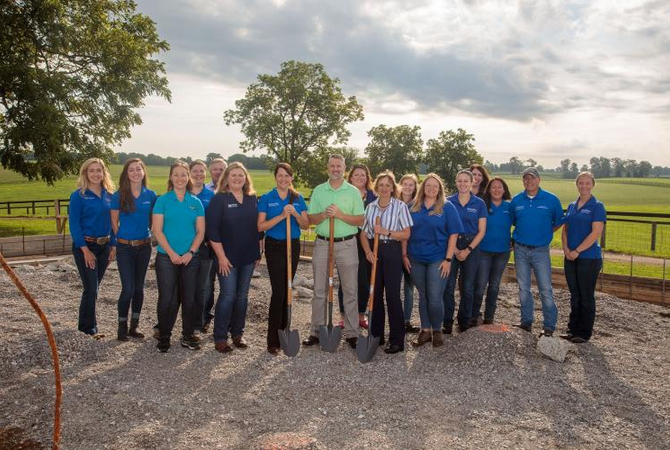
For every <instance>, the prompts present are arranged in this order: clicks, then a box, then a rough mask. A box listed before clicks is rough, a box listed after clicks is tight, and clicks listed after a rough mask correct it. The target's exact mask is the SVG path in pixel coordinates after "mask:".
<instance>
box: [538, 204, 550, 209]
mask: <svg viewBox="0 0 670 450" xmlns="http://www.w3.org/2000/svg"><path fill="white" fill-rule="evenodd" d="M537 209H549V208H547V207H546V206H544V205H540V206H538V207H537Z"/></svg>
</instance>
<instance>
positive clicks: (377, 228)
mask: <svg viewBox="0 0 670 450" xmlns="http://www.w3.org/2000/svg"><path fill="white" fill-rule="evenodd" d="M374 189H375V193H376V194H377V195H378V198H377V199H376V200H375V201H373V202H372V203H370V204H369V205H368V206H367V208H365V222H364V223H363V227H362V230H361V233H360V242H361V246H362V247H363V251H364V252H365V257H366V259H367V261H368V262H369V263H370V264H372V263H373V262H374V259H375V256H374V253H373V252H372V249H371V243H372V242H373V240H374V235H375V233H378V234H379V250H378V254H377V276H376V279H375V286H374V305H373V311H372V324H371V325H370V327H371V328H370V332H371V333H372V335H373V336H379V337H380V342H379V343H380V344H383V343H384V342H385V339H384V303H383V300H384V293H386V308H387V310H388V316H389V345H388V347H386V348H385V349H384V352H385V353H398V352H401V351H403V350H404V349H405V320H404V316H403V312H402V302H401V299H400V280H401V279H402V246H401V244H400V243H401V241H406V240H407V239H409V235H410V227H411V226H412V218H411V216H410V214H409V210H408V209H407V205H405V203H403V202H402V200H399V199H398V198H396V197H397V194H398V186H397V185H396V181H395V176H394V175H393V173H392V172H382V173H380V174H379V175H377V178H376V179H375V184H374ZM377 217H380V218H381V221H380V222H381V223H380V224H379V225H375V221H376V220H377Z"/></svg>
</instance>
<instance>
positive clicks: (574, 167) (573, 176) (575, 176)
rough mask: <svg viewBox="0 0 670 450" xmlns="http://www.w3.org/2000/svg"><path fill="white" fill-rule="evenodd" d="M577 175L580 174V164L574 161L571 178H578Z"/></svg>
mask: <svg viewBox="0 0 670 450" xmlns="http://www.w3.org/2000/svg"><path fill="white" fill-rule="evenodd" d="M577 175H579V166H578V165H577V163H576V162H573V163H572V164H570V178H577Z"/></svg>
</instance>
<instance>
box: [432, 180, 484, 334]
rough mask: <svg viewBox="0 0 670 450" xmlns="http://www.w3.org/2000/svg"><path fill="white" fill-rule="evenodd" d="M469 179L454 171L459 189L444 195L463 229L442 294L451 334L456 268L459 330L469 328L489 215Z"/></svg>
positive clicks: (445, 322) (445, 326)
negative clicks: (460, 288) (460, 286)
mask: <svg viewBox="0 0 670 450" xmlns="http://www.w3.org/2000/svg"><path fill="white" fill-rule="evenodd" d="M472 182H473V176H472V172H470V171H469V170H461V171H459V172H458V174H457V175H456V188H457V189H458V193H457V194H454V195H451V196H449V197H448V198H447V200H448V201H449V202H450V203H452V204H453V205H454V206H455V207H456V211H457V212H458V215H459V217H460V219H461V223H462V224H463V233H462V234H460V235H459V236H458V241H457V242H456V253H455V254H454V256H455V257H454V259H453V260H452V261H451V271H450V272H449V280H448V281H447V287H446V289H445V290H444V294H443V297H442V298H443V300H444V330H443V331H444V332H445V333H446V334H451V332H452V329H453V325H454V309H455V299H454V291H455V290H456V281H457V277H458V272H459V271H460V272H461V277H462V278H463V295H462V297H461V301H460V302H459V304H458V326H459V327H460V329H461V332H463V331H465V330H467V329H468V327H469V326H470V319H471V317H472V299H473V295H474V287H475V279H476V276H477V268H478V266H479V243H480V242H481V241H482V239H484V234H486V217H487V216H488V212H487V209H486V203H484V200H482V199H481V198H479V197H476V196H475V195H473V194H472Z"/></svg>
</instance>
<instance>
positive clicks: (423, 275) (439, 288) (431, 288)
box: [410, 257, 447, 331]
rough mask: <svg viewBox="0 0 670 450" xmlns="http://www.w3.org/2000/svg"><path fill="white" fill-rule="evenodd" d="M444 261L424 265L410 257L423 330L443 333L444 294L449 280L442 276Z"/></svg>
mask: <svg viewBox="0 0 670 450" xmlns="http://www.w3.org/2000/svg"><path fill="white" fill-rule="evenodd" d="M441 263H442V261H437V262H433V263H422V262H419V261H415V260H413V259H412V258H411V257H410V265H411V266H412V268H411V272H410V274H411V276H412V282H413V283H414V286H416V289H417V290H418V291H419V317H420V318H421V328H423V329H424V330H428V329H432V330H433V331H441V329H442V328H441V327H442V319H443V318H444V303H442V293H443V292H444V287H445V286H446V284H447V279H446V278H442V277H441V276H440V264H441Z"/></svg>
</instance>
